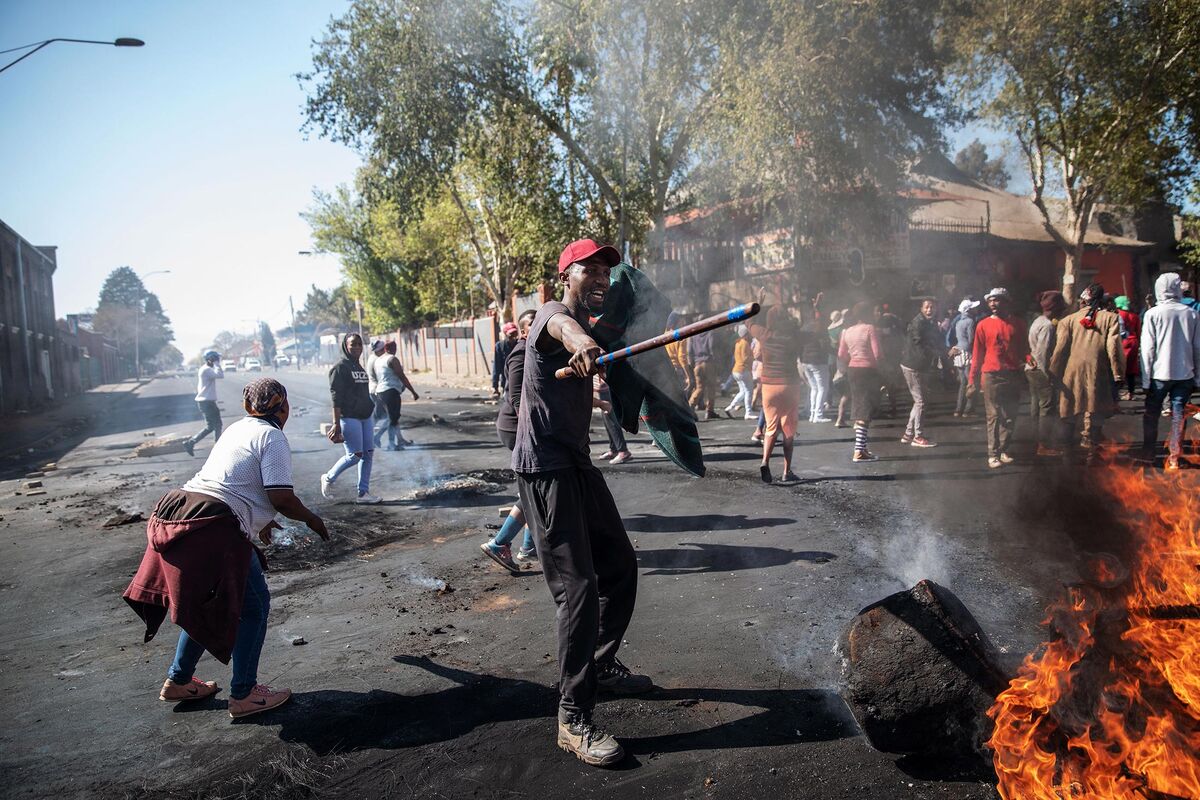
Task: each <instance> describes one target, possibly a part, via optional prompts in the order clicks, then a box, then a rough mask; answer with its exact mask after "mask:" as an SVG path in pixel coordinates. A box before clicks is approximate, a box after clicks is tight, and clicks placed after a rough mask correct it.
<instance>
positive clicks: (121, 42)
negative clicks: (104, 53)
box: [0, 36, 146, 72]
mask: <svg viewBox="0 0 1200 800" xmlns="http://www.w3.org/2000/svg"><path fill="white" fill-rule="evenodd" d="M55 42H74V43H76V44H107V45H112V46H113V47H142V46H144V45H145V44H146V43H145V42H143V41H142V40H141V39H134V38H133V37H131V36H122V37H121V38H119V39H114V40H113V41H111V42H103V41H98V40H96V39H61V38H60V39H47V40H46V41H44V42H34V43H33V44H26V45H22V46H20V47H12V48H9V49H8V50H3V51H0V52H4V53H11V52H14V51H16V50H24V49H26V48H28V47H32V48H33V49H32V50H30V51H29V52H28V53H26V54H25V55H23V56H21V57H19V58H17V59H16V60H14V61H10V62H8V63H7V64H5V65H4V66H3V67H0V72H4V70H6V69H8V68H9V67H11V66H13V65H14V64H17V63H20V62H21V61H24V60H25V59H27V58H29V57H30V56H31V55H33V54H34V53H36V52H37V51H38V50H41V49H42V48H43V47H45V46H46V45H50V44H54V43H55Z"/></svg>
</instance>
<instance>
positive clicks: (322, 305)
mask: <svg viewBox="0 0 1200 800" xmlns="http://www.w3.org/2000/svg"><path fill="white" fill-rule="evenodd" d="M354 320H355V315H354V298H353V297H351V296H350V293H349V291H348V290H347V289H346V286H345V285H339V286H337V287H335V288H333V289H331V290H329V291H326V290H325V289H318V288H317V287H316V286H313V287H312V288H311V289H309V291H308V296H307V297H305V298H304V305H303V307H301V308H300V309H299V310H298V311H297V312H296V322H297V323H299V324H300V325H313V326H314V328H315V330H316V331H318V332H319V331H320V330H321V329H322V328H329V329H332V330H336V331H341V330H349V329H350V327H351V324H352V322H353V321H354ZM218 349H220V348H218Z"/></svg>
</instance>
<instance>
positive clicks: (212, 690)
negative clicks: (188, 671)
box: [158, 678, 221, 703]
mask: <svg viewBox="0 0 1200 800" xmlns="http://www.w3.org/2000/svg"><path fill="white" fill-rule="evenodd" d="M219 691H221V687H220V686H217V684H216V682H215V681H202V680H200V679H199V678H192V679H191V680H190V681H188V682H187V683H176V682H175V681H173V680H171V679H170V678H167V679H166V680H165V681H163V685H162V690H161V691H159V693H158V699H159V700H165V701H167V702H168V703H182V702H184V701H186V700H203V699H204V698H206V697H212V696H213V695H214V694H216V693H217V692H219Z"/></svg>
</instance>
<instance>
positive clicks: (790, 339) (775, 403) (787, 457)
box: [750, 290, 800, 483]
mask: <svg viewBox="0 0 1200 800" xmlns="http://www.w3.org/2000/svg"><path fill="white" fill-rule="evenodd" d="M759 294H760V302H761V299H762V297H763V296H765V290H764V291H761V292H760V293H759ZM766 317H767V324H766V325H759V324H757V323H754V322H752V323H750V333H751V335H753V336H754V338H755V339H757V340H758V341H759V343H760V345H761V348H762V356H763V367H762V387H763V389H762V391H763V398H762V403H763V412H764V414H765V416H766V426H765V428H764V430H763V440H762V442H763V456H762V464H760V465H759V468H758V471H759V475H760V476H761V477H762V479H763V482H764V483H770V482H771V463H770V462H771V453H772V451H773V450H774V449H775V435H776V434H778V433H782V434H783V475H782V477H781V480H784V481H794V480H798V478H797V477H796V475H795V473H793V472H792V450H793V448H794V447H795V443H794V442H793V438H794V437H795V436H796V424H797V422H798V421H799V417H800V413H799V409H800V372H799V370H797V369H796V364H797V362H798V361H799V341H798V337H797V330H796V323H795V321H794V320H793V319H792V318H791V317H790V316H788V313H787V309H785V308H784V307H783V306H772V307H771V308H769V309H767V314H766Z"/></svg>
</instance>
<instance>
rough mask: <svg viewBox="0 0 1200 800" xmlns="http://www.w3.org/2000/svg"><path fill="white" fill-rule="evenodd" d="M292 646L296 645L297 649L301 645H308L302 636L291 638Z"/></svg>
mask: <svg viewBox="0 0 1200 800" xmlns="http://www.w3.org/2000/svg"><path fill="white" fill-rule="evenodd" d="M292 644H294V645H296V646H297V647H299V646H300V645H302V644H308V642H307V641H306V640H305V638H304V637H303V636H293V637H292Z"/></svg>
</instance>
